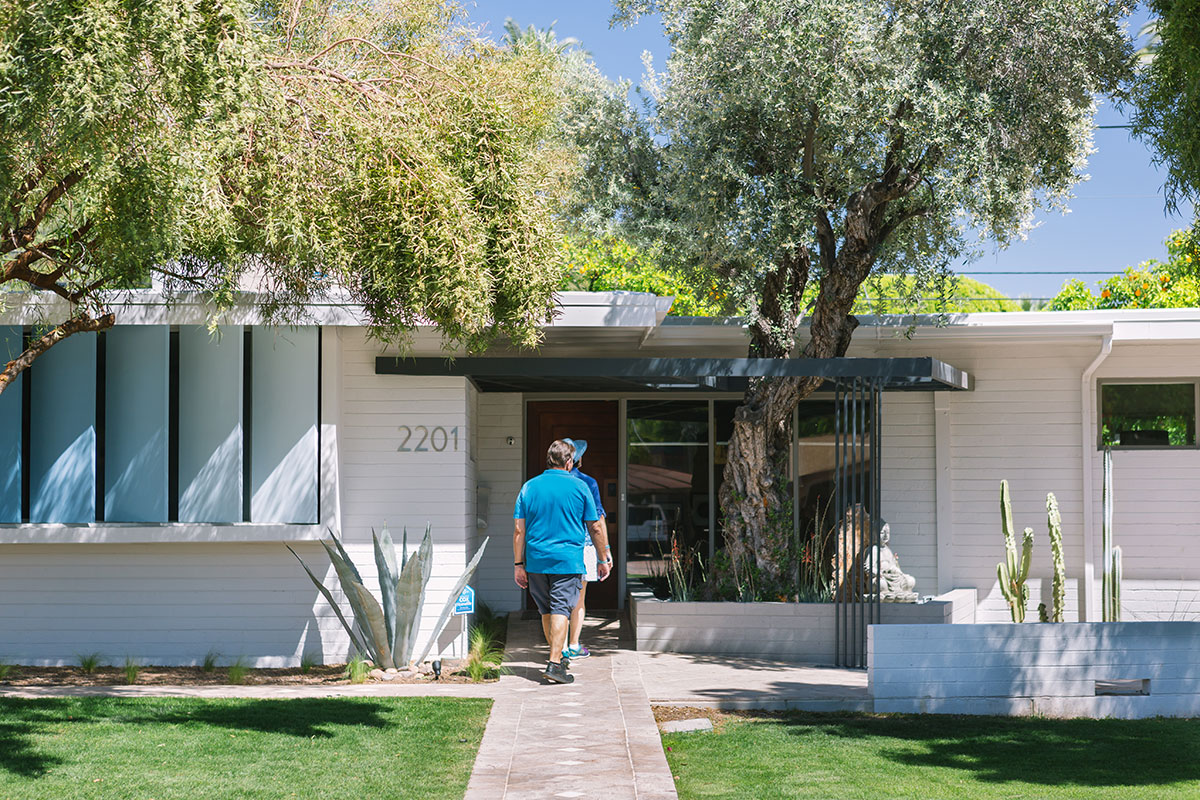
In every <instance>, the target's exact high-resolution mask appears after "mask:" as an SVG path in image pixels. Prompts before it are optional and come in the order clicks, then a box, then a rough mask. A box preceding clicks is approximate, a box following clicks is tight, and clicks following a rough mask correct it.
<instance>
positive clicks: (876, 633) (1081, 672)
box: [867, 622, 1200, 719]
mask: <svg viewBox="0 0 1200 800" xmlns="http://www.w3.org/2000/svg"><path fill="white" fill-rule="evenodd" d="M867 659H868V681H869V685H870V691H871V694H872V696H873V698H874V701H875V710H876V711H880V712H887V711H896V712H917V713H941V714H1009V715H1025V714H1040V715H1045V716H1053V717H1119V718H1123V719H1134V718H1140V717H1153V716H1175V717H1192V716H1200V622H1068V623H1048V624H1041V623H1025V624H1021V625H1012V624H990V625H962V626H960V625H953V626H942V625H896V626H884V625H872V626H871V627H870V630H869V632H868V656H867Z"/></svg>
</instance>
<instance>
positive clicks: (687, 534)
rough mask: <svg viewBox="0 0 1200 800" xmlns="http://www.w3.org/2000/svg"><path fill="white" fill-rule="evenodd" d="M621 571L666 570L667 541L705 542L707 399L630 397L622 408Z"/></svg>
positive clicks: (703, 545) (688, 545)
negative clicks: (623, 511)
mask: <svg viewBox="0 0 1200 800" xmlns="http://www.w3.org/2000/svg"><path fill="white" fill-rule="evenodd" d="M625 419H626V425H625V431H626V447H627V450H626V529H625V530H626V536H625V542H626V547H627V551H626V576H627V577H628V578H629V579H636V578H638V577H644V576H650V575H662V574H665V569H666V561H665V559H664V554H667V553H670V551H671V548H672V547H676V548H680V549H684V550H691V551H699V552H701V553H703V554H704V555H705V556H707V554H708V547H709V465H710V459H709V403H708V401H706V400H700V401H696V400H645V401H643V400H630V401H629V403H628V406H627V408H626V417H625Z"/></svg>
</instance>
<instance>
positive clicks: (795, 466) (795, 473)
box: [791, 406, 1200, 597]
mask: <svg viewBox="0 0 1200 800" xmlns="http://www.w3.org/2000/svg"><path fill="white" fill-rule="evenodd" d="M1198 407H1200V406H1198ZM799 426H800V407H799V406H796V407H795V408H793V409H792V436H791V440H792V458H791V465H792V552H793V553H794V554H795V556H794V557H795V559H796V595H797V597H798V596H799V594H800V564H801V559H802V557H803V556H802V548H801V544H800V533H801V531H800V431H799ZM813 563H814V564H816V563H817V556H816V555H815V554H814V555H813Z"/></svg>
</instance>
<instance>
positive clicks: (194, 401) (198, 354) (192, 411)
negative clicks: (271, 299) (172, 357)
mask: <svg viewBox="0 0 1200 800" xmlns="http://www.w3.org/2000/svg"><path fill="white" fill-rule="evenodd" d="M242 341H243V340H242V328H241V326H221V327H220V328H218V329H217V334H216V335H215V336H213V335H211V334H210V333H209V332H208V330H206V329H205V328H203V327H195V326H187V327H183V328H180V330H179V467H178V470H179V521H180V522H240V521H241V519H242Z"/></svg>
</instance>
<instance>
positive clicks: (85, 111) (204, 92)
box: [0, 0, 567, 391]
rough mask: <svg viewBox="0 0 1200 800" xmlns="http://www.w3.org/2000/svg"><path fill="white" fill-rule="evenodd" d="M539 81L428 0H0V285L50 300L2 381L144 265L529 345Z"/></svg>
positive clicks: (545, 182) (544, 258)
mask: <svg viewBox="0 0 1200 800" xmlns="http://www.w3.org/2000/svg"><path fill="white" fill-rule="evenodd" d="M558 80H559V63H558V61H557V59H556V58H555V57H554V55H553V54H550V53H546V52H542V51H538V50H536V49H533V48H524V49H521V48H499V47H496V46H495V45H492V44H489V43H486V42H483V41H480V40H479V39H478V38H477V36H476V34H475V32H474V31H473V30H472V29H471V28H469V27H468V26H467V25H466V22H465V18H464V17H463V16H462V14H461V12H460V11H459V9H458V8H457V7H456V6H453V5H451V4H448V3H445V2H441V1H440V0H351V2H341V1H340V0H339V1H338V2H333V0H292V2H289V3H284V4H265V5H264V4H249V3H244V2H242V0H224V1H223V2H209V0H201V2H195V3H182V4H176V3H145V2H137V0H46V1H45V2H41V3H18V2H16V1H15V0H0V241H3V246H0V292H2V291H4V290H6V289H12V288H14V287H15V288H18V289H21V290H25V291H42V292H51V293H53V294H55V295H57V296H58V297H60V298H62V299H63V300H65V301H66V306H67V311H65V312H61V313H60V312H59V311H58V310H57V309H52V310H51V311H50V312H49V313H50V314H60V316H59V317H58V318H47V319H46V320H45V322H46V323H47V325H46V326H45V327H44V329H39V335H38V336H36V337H34V339H33V341H32V343H31V344H30V346H29V347H28V349H27V350H26V351H25V352H24V353H22V354H20V355H19V356H18V357H17V358H15V359H13V360H12V361H11V362H10V363H8V364H7V366H6V367H5V368H4V370H3V372H2V373H0V391H3V389H4V387H5V386H6V385H7V384H9V383H10V382H11V381H12V379H13V378H15V377H16V375H17V374H19V372H20V371H21V370H23V369H25V368H26V367H27V366H29V365H30V364H31V363H32V362H33V361H34V359H36V358H37V356H38V355H40V354H41V353H43V352H45V351H46V350H47V349H48V348H49V347H51V346H53V345H54V344H55V343H56V342H58V341H61V340H62V339H63V338H65V337H66V336H69V335H72V334H74V333H77V332H81V331H95V330H102V329H104V328H106V327H108V326H110V325H112V324H113V320H114V318H113V315H112V313H111V306H112V304H113V303H115V302H119V301H120V298H119V296H118V297H114V295H113V292H112V291H110V290H113V289H120V288H130V287H138V286H148V285H150V282H151V276H152V275H154V274H157V275H158V277H159V279H160V280H159V281H157V283H158V284H159V285H161V286H163V287H165V288H166V289H167V291H168V293H171V292H174V291H176V290H192V291H200V292H203V293H206V294H207V295H208V296H210V297H211V298H212V299H214V300H215V301H216V306H215V307H216V308H220V307H222V306H223V305H228V304H229V303H231V302H233V301H234V299H235V297H236V296H237V293H238V292H239V290H241V289H243V288H250V289H253V290H254V291H255V297H256V299H257V301H258V302H259V303H260V307H261V309H262V311H263V312H264V313H265V314H266V318H267V319H268V320H269V321H276V322H297V321H301V320H303V318H304V316H305V313H306V308H307V307H308V304H310V303H311V302H312V301H314V300H316V299H318V298H320V297H323V296H327V295H331V294H332V295H335V296H337V297H338V298H340V299H346V298H348V299H350V300H352V301H354V302H357V303H359V304H361V305H362V307H363V308H364V309H365V314H366V321H367V322H368V323H369V324H370V325H371V326H372V329H373V331H374V332H375V333H376V334H378V335H379V336H381V337H382V338H385V339H389V340H395V339H397V338H400V337H402V336H403V335H404V333H405V332H406V331H407V330H409V329H411V328H412V327H413V326H415V325H417V324H422V323H430V322H431V323H434V324H436V325H437V326H438V327H439V328H440V329H441V331H442V332H443V333H444V334H445V337H446V339H447V342H448V344H449V345H451V346H458V347H465V348H468V349H471V348H478V347H482V346H483V345H484V344H486V342H487V341H489V340H490V339H492V338H493V337H495V336H498V335H506V336H508V337H510V338H511V339H513V340H514V341H516V342H518V343H520V344H533V343H534V342H536V340H537V337H538V331H539V323H541V322H543V321H546V320H547V319H549V317H550V314H551V310H552V294H553V291H554V289H555V287H556V286H557V284H558V282H559V276H560V271H561V270H560V266H559V265H560V264H561V257H560V254H559V248H558V242H559V240H560V239H561V236H560V235H559V233H558V232H557V229H556V228H555V224H556V223H555V221H554V217H553V214H552V213H551V209H552V208H553V207H554V205H553V204H554V202H555V198H556V197H557V195H558V193H559V190H560V188H561V186H562V185H563V180H564V176H565V174H566V170H565V169H564V166H563V165H564V164H566V163H567V162H566V161H565V160H564V159H563V158H562V155H561V152H560V150H559V148H558V147H547V146H545V145H546V144H547V142H548V140H549V136H550V134H551V133H552V131H553V126H552V122H553V120H554V119H555V116H556V114H557V108H558V104H559V103H561V102H562V97H561V92H560V91H559V89H558ZM6 297H7V299H8V300H9V301H12V300H13V299H14V298H15V297H17V295H16V294H12V293H5V294H0V303H3V302H4V300H5V298H6Z"/></svg>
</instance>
